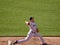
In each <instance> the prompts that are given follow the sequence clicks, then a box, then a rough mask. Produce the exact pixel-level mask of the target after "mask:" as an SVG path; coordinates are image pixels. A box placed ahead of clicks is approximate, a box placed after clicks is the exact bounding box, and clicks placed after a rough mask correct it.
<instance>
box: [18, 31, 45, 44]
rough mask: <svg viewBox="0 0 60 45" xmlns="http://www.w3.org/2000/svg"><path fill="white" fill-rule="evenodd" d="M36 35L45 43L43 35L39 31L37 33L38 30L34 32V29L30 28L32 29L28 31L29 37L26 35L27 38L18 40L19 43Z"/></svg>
mask: <svg viewBox="0 0 60 45" xmlns="http://www.w3.org/2000/svg"><path fill="white" fill-rule="evenodd" d="M34 36H37V37H39V39H41V41H42V43H44V40H43V38H42V36H41V35H40V34H39V33H37V32H35V33H32V30H30V31H29V32H28V34H27V37H26V38H25V39H22V40H18V43H22V42H26V41H28V40H29V39H31V38H32V37H34Z"/></svg>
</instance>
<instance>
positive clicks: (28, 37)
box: [13, 31, 33, 44]
mask: <svg viewBox="0 0 60 45" xmlns="http://www.w3.org/2000/svg"><path fill="white" fill-rule="evenodd" d="M32 36H33V34H32V32H31V31H29V32H28V35H27V37H26V38H25V39H22V40H16V41H15V42H14V43H13V44H16V43H23V42H26V41H28V40H29V39H31V37H32Z"/></svg>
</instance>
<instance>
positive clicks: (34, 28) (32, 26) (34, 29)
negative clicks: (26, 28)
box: [30, 22, 37, 32]
mask: <svg viewBox="0 0 60 45" xmlns="http://www.w3.org/2000/svg"><path fill="white" fill-rule="evenodd" d="M30 29H31V30H32V31H34V32H36V29H37V26H36V23H35V22H30Z"/></svg>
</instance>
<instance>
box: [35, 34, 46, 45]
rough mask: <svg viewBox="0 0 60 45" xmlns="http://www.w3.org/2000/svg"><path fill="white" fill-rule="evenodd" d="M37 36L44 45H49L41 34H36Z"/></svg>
mask: <svg viewBox="0 0 60 45" xmlns="http://www.w3.org/2000/svg"><path fill="white" fill-rule="evenodd" d="M35 35H36V36H37V37H39V39H40V40H41V41H42V45H47V44H46V43H45V42H44V39H43V37H42V36H41V35H40V34H39V33H36V34H35Z"/></svg>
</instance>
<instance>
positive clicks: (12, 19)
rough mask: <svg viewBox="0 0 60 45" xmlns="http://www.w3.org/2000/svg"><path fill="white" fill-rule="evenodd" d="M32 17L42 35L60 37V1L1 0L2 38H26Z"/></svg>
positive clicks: (0, 27)
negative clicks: (28, 23) (28, 24)
mask: <svg viewBox="0 0 60 45" xmlns="http://www.w3.org/2000/svg"><path fill="white" fill-rule="evenodd" d="M30 16H34V17H35V21H36V23H37V25H38V28H39V30H40V33H41V35H43V36H60V0H0V36H25V35H26V34H27V32H28V31H29V28H28V27H27V26H26V25H25V20H29V17H30Z"/></svg>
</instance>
